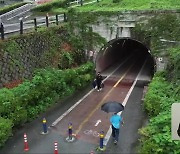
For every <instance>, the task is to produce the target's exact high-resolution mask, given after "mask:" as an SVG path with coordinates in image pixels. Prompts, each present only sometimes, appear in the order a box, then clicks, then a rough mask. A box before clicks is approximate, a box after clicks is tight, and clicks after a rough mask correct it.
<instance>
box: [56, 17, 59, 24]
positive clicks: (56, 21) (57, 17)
mask: <svg viewBox="0 0 180 154" xmlns="http://www.w3.org/2000/svg"><path fill="white" fill-rule="evenodd" d="M58 22H59V21H58V15H57V14H56V25H58Z"/></svg>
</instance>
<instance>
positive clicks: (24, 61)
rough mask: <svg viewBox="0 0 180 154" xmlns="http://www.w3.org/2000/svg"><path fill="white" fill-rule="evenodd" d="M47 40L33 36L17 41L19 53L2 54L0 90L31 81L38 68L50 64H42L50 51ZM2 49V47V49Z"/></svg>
mask: <svg viewBox="0 0 180 154" xmlns="http://www.w3.org/2000/svg"><path fill="white" fill-rule="evenodd" d="M48 42H49V41H48V40H46V38H43V37H41V36H40V35H39V36H38V35H37V36H33V37H31V38H23V37H22V38H19V39H16V40H15V44H16V45H17V49H18V50H19V51H13V52H8V49H7V48H5V49H3V50H4V51H3V52H2V50H1V52H0V88H2V87H4V86H5V85H7V84H11V83H12V82H13V83H14V82H15V81H18V83H19V80H24V79H31V77H32V75H33V72H34V70H35V69H36V68H42V67H45V64H47V63H48V62H46V61H45V62H42V61H43V56H44V54H46V53H47V52H48V50H49V44H48ZM0 48H1V47H0Z"/></svg>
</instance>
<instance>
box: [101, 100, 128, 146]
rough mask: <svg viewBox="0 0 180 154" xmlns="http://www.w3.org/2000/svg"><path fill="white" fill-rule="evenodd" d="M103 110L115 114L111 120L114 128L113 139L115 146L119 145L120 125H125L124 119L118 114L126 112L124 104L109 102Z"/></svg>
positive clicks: (102, 107)
mask: <svg viewBox="0 0 180 154" xmlns="http://www.w3.org/2000/svg"><path fill="white" fill-rule="evenodd" d="M101 110H103V111H105V112H107V113H109V112H113V113H114V114H113V115H112V116H111V118H110V122H111V127H112V137H113V138H114V144H117V142H118V138H119V129H120V124H121V123H122V124H123V123H124V122H123V119H122V117H121V116H120V115H118V114H117V113H118V112H120V111H122V110H124V106H123V105H122V103H119V102H116V101H109V102H107V103H105V104H103V105H102V106H101Z"/></svg>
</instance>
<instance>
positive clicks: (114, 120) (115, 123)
mask: <svg viewBox="0 0 180 154" xmlns="http://www.w3.org/2000/svg"><path fill="white" fill-rule="evenodd" d="M110 122H111V127H112V137H113V138H114V144H117V142H118V139H119V130H120V124H123V123H124V122H123V119H122V117H121V116H120V115H118V114H117V113H114V114H113V115H112V116H111V118H110Z"/></svg>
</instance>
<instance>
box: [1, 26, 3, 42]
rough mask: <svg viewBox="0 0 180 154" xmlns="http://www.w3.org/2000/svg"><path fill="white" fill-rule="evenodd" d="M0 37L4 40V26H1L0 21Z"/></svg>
mask: <svg viewBox="0 0 180 154" xmlns="http://www.w3.org/2000/svg"><path fill="white" fill-rule="evenodd" d="M1 39H2V40H4V26H3V23H1Z"/></svg>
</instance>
